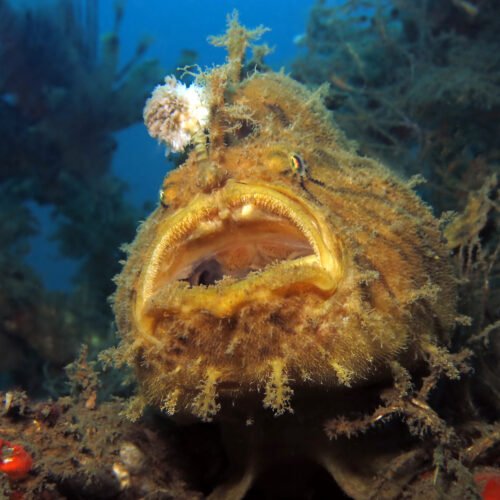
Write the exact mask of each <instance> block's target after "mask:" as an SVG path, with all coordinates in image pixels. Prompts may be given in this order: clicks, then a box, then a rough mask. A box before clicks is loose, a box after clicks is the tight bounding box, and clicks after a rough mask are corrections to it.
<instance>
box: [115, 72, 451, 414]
mask: <svg viewBox="0 0 500 500" xmlns="http://www.w3.org/2000/svg"><path fill="white" fill-rule="evenodd" d="M225 71H226V68H225V67H222V68H218V69H216V70H213V71H212V73H210V74H209V75H205V79H206V84H207V89H208V91H209V95H210V106H211V108H210V121H209V125H208V128H207V133H208V139H209V140H208V146H207V147H208V150H207V153H206V157H205V156H204V155H203V154H202V155H200V148H199V146H198V147H197V148H195V149H193V150H192V152H191V154H190V155H189V157H188V158H187V160H186V162H185V163H184V164H183V165H182V166H181V167H180V168H177V169H175V170H173V171H172V172H170V173H169V174H168V175H167V176H166V178H165V181H164V186H163V195H162V203H160V204H159V205H158V207H157V209H156V210H155V211H154V212H153V214H151V216H150V217H149V218H148V219H147V220H146V221H145V222H144V223H143V224H142V226H141V228H140V231H139V234H138V235H137V238H136V239H135V241H134V242H133V243H132V244H131V245H130V247H129V249H128V259H127V262H126V264H125V266H124V269H123V272H122V273H121V274H120V275H119V277H118V278H117V283H118V290H117V292H116V295H115V302H114V308H115V311H116V317H117V322H118V328H119V331H120V334H121V336H122V338H123V342H122V347H121V353H122V358H123V359H124V360H126V361H128V362H129V363H130V364H131V365H132V366H133V367H134V368H135V371H136V374H137V377H138V380H139V382H140V397H141V404H146V403H150V404H152V405H155V406H160V407H162V408H163V409H164V410H165V411H167V412H168V413H171V414H174V413H178V414H181V415H182V414H192V415H195V416H198V417H200V418H202V419H211V418H213V417H214V416H217V414H218V413H219V410H220V409H221V407H222V409H223V410H224V411H225V410H228V411H230V410H231V408H236V409H237V408H238V405H239V404H247V403H248V401H249V400H252V401H254V400H256V401H258V403H256V405H257V406H259V407H260V408H262V404H263V406H264V407H265V408H268V410H262V411H270V410H271V411H273V412H274V413H275V414H277V415H280V414H282V413H284V412H286V411H290V410H293V408H294V393H295V396H297V395H298V394H299V393H300V392H301V391H303V390H308V389H310V388H318V387H322V388H325V389H327V388H336V387H349V386H352V385H353V384H358V385H359V384H363V383H366V382H367V381H370V380H372V379H376V378H379V377H381V376H383V375H384V373H387V372H388V364H389V362H391V361H398V362H401V363H403V364H406V365H411V364H412V363H413V362H414V361H415V360H416V359H417V358H418V357H419V356H420V355H421V353H422V348H423V346H424V345H428V344H432V343H445V342H446V340H447V335H448V333H449V330H450V328H451V326H452V324H453V318H454V314H455V291H454V285H453V278H452V272H451V268H450V264H449V262H448V257H447V251H446V249H445V247H444V245H443V244H442V242H441V239H440V233H439V230H438V223H437V221H436V219H435V218H434V217H433V216H432V214H431V212H430V210H429V208H428V207H427V206H426V205H425V204H424V203H422V201H421V200H420V199H419V198H418V197H417V196H416V194H415V193H414V192H413V191H412V189H411V187H409V186H408V185H407V184H405V182H403V181H402V180H401V179H398V178H397V176H395V175H394V174H393V173H391V172H390V171H389V170H387V169H386V168H384V167H383V166H382V165H380V164H379V163H377V162H376V161H374V160H371V159H368V158H362V157H360V156H358V155H357V154H356V152H355V151H354V148H353V147H352V145H350V144H349V143H348V142H347V141H346V140H345V138H344V137H343V135H342V134H341V133H340V132H339V131H338V130H337V129H336V128H335V126H334V125H332V122H331V118H330V116H329V115H328V113H327V111H326V110H325V109H324V107H323V105H322V103H321V97H320V95H319V94H318V93H317V94H311V93H310V92H309V91H308V90H306V89H305V88H304V87H303V86H301V85H300V84H298V83H297V82H294V81H293V80H291V79H290V78H288V77H286V76H284V75H283V74H277V73H265V74H259V73H257V74H254V75H253V76H251V77H249V78H248V79H245V80H243V81H242V82H238V83H234V82H233V83H228V81H227V78H226V73H225ZM291 155H295V157H297V158H299V159H300V161H301V164H302V165H303V166H304V169H305V170H304V172H295V171H294V170H293V169H292V166H291ZM235 214H236V215H235ZM261 234H270V235H271V236H269V238H270V240H271V243H269V242H268V241H267V240H266V238H268V236H266V237H261V236H259V235H261ZM259 238H261V240H259ZM308 238H312V240H311V241H309V240H308ZM280 239H283V241H287V242H289V245H290V246H291V247H292V248H295V246H297V248H299V247H300V248H302V247H301V245H302V246H304V245H306V246H307V245H310V247H311V250H310V253H311V254H310V255H309V256H305V257H304V256H303V258H297V259H295V260H293V255H292V254H293V251H292V250H290V248H289V247H286V246H285V247H284V248H283V249H280V247H279V244H278V243H277V241H278V240H280ZM233 240H234V242H233ZM254 241H257V242H258V243H257V244H256V245H257V246H253V242H254ZM204 252H206V253H208V254H209V255H212V256H215V257H216V259H218V260H219V261H220V262H222V266H223V268H224V269H233V270H235V271H234V272H235V273H236V274H235V275H233V276H230V277H227V276H226V277H224V278H223V279H222V280H219V281H216V282H215V283H213V284H208V285H204V284H200V285H197V286H190V285H189V284H188V283H187V282H186V280H184V281H180V279H181V277H184V275H183V274H182V272H181V271H178V270H182V269H184V271H183V272H184V274H185V273H186V272H187V273H189V272H190V266H191V265H192V263H193V262H196V263H198V262H203V258H204V257H203V255H204ZM255 252H257V254H259V256H258V257H256V256H255V255H254V254H255ZM266 252H268V255H267V257H265V258H267V259H268V260H267V261H266V262H265V264H267V265H265V267H262V266H260V267H259V266H257V265H256V263H257V261H258V259H259V258H261V254H266ZM215 257H214V258H215ZM287 258H288V260H286V259H287ZM224 259H226V260H224ZM307 259H309V260H307ZM252 266H254V267H255V266H256V270H255V271H253V272H251V273H249V274H246V275H244V276H242V277H238V276H237V273H238V272H239V271H238V270H239V269H247V268H252V269H253V267H252ZM186 269H187V271H186ZM247 270H248V269H247ZM176 273H177V274H176Z"/></svg>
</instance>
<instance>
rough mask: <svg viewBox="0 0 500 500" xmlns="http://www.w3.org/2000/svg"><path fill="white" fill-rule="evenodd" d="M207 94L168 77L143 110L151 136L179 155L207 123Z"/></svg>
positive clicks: (196, 86) (157, 88)
mask: <svg viewBox="0 0 500 500" xmlns="http://www.w3.org/2000/svg"><path fill="white" fill-rule="evenodd" d="M208 117H209V108H208V98H207V91H206V89H205V88H204V87H201V86H199V85H196V84H192V85H190V86H189V87H186V85H184V84H183V83H180V82H178V81H177V80H176V79H175V77H173V76H167V77H166V78H165V84H164V85H158V86H157V87H156V88H155V89H154V91H153V94H152V95H151V97H150V98H149V99H148V100H147V101H146V106H145V107H144V123H145V124H146V126H147V127H148V131H149V135H150V136H151V137H155V138H156V139H158V141H159V142H160V143H165V144H166V145H167V147H168V148H169V149H170V150H171V151H173V152H175V153H178V152H180V151H182V150H183V149H184V148H185V147H186V146H187V145H188V144H189V143H190V142H191V140H192V138H193V136H194V135H195V134H196V133H197V132H199V131H201V130H203V129H204V128H205V126H206V125H207V123H208Z"/></svg>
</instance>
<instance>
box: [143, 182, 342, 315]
mask: <svg viewBox="0 0 500 500" xmlns="http://www.w3.org/2000/svg"><path fill="white" fill-rule="evenodd" d="M316 212H317V209H316V208H315V207H311V206H309V204H308V203H306V202H304V201H303V200H300V199H298V198H297V197H296V196H295V197H291V196H290V195H289V194H288V193H284V192H282V191H279V190H277V189H275V188H270V187H267V186H249V185H244V184H239V185H235V186H233V187H230V188H227V189H226V190H225V191H224V190H222V192H221V193H219V194H218V196H217V197H215V198H214V197H212V198H207V199H206V200H204V201H202V202H199V201H198V202H196V201H193V202H192V204H189V205H188V206H187V207H185V208H184V209H182V210H179V211H178V212H177V213H175V214H173V215H172V216H171V217H170V218H168V219H166V220H165V228H164V231H162V228H161V227H160V229H159V231H158V234H159V235H161V236H160V239H159V240H157V242H156V243H155V244H154V250H153V252H152V254H151V258H150V260H149V264H148V266H147V268H146V270H145V272H144V274H143V278H142V280H143V286H142V293H141V294H140V295H142V297H139V301H140V302H142V304H143V305H146V304H148V305H147V307H146V309H148V310H150V311H151V309H156V308H157V307H160V304H161V307H162V308H164V309H165V308H166V309H169V308H172V309H177V310H178V309H179V308H180V309H182V310H185V311H186V312H189V310H193V309H201V310H212V309H213V311H212V312H214V313H215V314H219V313H220V314H221V315H222V314H225V313H227V312H228V311H229V309H231V308H234V307H236V305H237V304H239V303H241V302H243V301H245V300H248V299H249V297H250V295H251V293H252V292H255V291H257V290H259V293H260V297H261V298H263V294H265V293H270V292H272V290H277V289H281V290H283V289H285V288H287V287H288V288H289V287H291V286H294V285H296V284H298V283H301V284H308V285H311V286H314V287H317V289H318V290H319V291H321V292H323V293H325V292H326V293H333V291H334V290H335V288H336V285H337V282H338V279H339V276H340V273H341V257H342V252H341V248H340V244H339V242H338V241H337V240H336V238H335V237H334V235H332V234H331V233H330V230H329V229H328V227H327V225H326V224H325V222H324V221H323V220H322V219H321V218H320V217H317V216H316ZM162 225H163V223H160V226H162ZM181 284H182V285H183V286H181V287H179V285H181ZM172 287H175V291H174V288H172ZM141 298H142V300H141ZM223 304H225V305H223ZM228 304H230V305H228ZM141 309H142V307H141ZM219 309H220V310H219ZM226 309H227V311H226ZM217 311H218V312H217Z"/></svg>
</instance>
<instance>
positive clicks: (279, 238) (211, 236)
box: [160, 204, 314, 287]
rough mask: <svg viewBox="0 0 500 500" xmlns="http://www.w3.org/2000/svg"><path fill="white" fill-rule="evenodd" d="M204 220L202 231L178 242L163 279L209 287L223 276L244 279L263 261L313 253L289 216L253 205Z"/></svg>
mask: <svg viewBox="0 0 500 500" xmlns="http://www.w3.org/2000/svg"><path fill="white" fill-rule="evenodd" d="M205 225H206V226H208V227H206V229H207V233H206V234H196V233H198V232H203V231H198V232H195V234H193V235H192V236H191V237H189V238H188V239H187V241H186V242H185V243H184V244H183V245H182V250H181V251H180V252H178V255H177V258H176V259H174V262H173V263H172V268H173V269H174V270H175V272H173V273H172V274H170V273H166V274H167V276H165V277H164V279H165V281H185V282H186V283H189V285H190V286H191V287H196V286H200V285H205V286H209V285H214V284H215V283H216V282H218V281H220V280H222V279H223V278H224V277H230V278H233V280H243V279H245V278H246V277H247V276H248V274H249V273H251V272H252V271H254V272H255V271H263V270H264V269H265V268H266V267H267V266H268V265H271V264H278V263H280V262H284V261H291V260H296V259H300V258H302V257H306V256H309V255H314V249H313V248H312V246H311V244H310V243H309V241H308V240H307V238H306V237H305V235H304V234H303V233H301V232H300V231H299V230H298V228H297V227H296V226H295V225H294V224H293V223H292V222H291V221H289V220H288V219H286V218H284V217H280V216H277V215H275V214H273V213H270V212H266V211H265V210H262V209H260V208H259V207H256V206H255V205H250V204H247V205H243V206H241V207H238V208H236V209H233V210H232V211H231V214H230V216H228V217H227V218H225V219H218V220H217V219H215V220H212V221H211V222H210V223H208V224H207V223H205ZM168 274H170V276H168ZM160 281H161V280H160ZM160 286H161V284H160Z"/></svg>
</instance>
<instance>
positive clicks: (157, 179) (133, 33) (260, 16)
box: [20, 0, 339, 290]
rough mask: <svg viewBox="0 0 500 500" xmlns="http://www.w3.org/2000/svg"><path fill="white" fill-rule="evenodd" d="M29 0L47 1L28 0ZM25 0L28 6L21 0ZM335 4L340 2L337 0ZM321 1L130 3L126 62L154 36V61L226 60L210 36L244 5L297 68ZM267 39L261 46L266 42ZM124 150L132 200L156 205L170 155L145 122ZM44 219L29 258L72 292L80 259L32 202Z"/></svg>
mask: <svg viewBox="0 0 500 500" xmlns="http://www.w3.org/2000/svg"><path fill="white" fill-rule="evenodd" d="M21 1H22V3H24V4H28V5H29V4H30V3H31V4H32V5H33V2H37V3H38V2H41V0H21ZM21 1H20V3H21ZM328 3H329V4H332V5H333V4H334V3H339V2H335V1H333V0H330V2H328ZM313 4H314V1H313V0H307V1H306V0H267V1H266V0H252V1H247V2H243V1H234V0H233V1H231V0H212V1H206V0H205V1H204V0H182V1H177V2H174V1H172V0H128V1H127V2H126V3H125V15H124V19H123V23H122V26H121V30H120V57H121V61H122V63H125V62H126V61H128V60H129V59H130V58H131V57H132V56H133V54H134V52H135V49H136V46H137V43H138V42H139V41H140V40H141V39H142V38H143V37H144V36H145V35H148V36H152V37H153V43H152V45H151V47H150V49H149V50H148V53H147V57H148V58H157V59H159V61H160V63H161V65H162V67H163V68H165V70H166V71H172V70H173V69H175V68H176V66H177V63H178V61H179V57H180V54H181V51H182V50H183V49H191V50H195V51H196V52H197V53H198V62H199V65H200V66H201V67H202V68H206V67H210V66H213V65H217V64H223V63H224V61H225V57H226V52H225V50H224V49H223V48H220V47H214V46H212V45H210V44H209V43H208V42H207V37H208V36H210V35H219V34H222V33H224V31H225V29H226V22H227V15H228V14H229V13H231V12H233V10H234V9H237V10H238V12H239V19H240V22H241V23H242V24H244V25H245V26H246V27H247V28H255V27H256V26H259V25H261V24H262V25H264V26H266V27H268V28H270V31H269V32H267V33H266V34H265V35H264V36H263V38H262V39H261V42H265V43H267V44H268V45H269V46H270V47H274V52H273V53H272V54H270V55H268V56H267V57H266V62H267V64H269V65H270V66H271V67H272V68H273V69H274V70H279V69H280V68H281V67H284V68H285V70H289V68H290V63H291V61H292V60H293V59H294V58H295V57H296V56H297V54H298V51H299V50H304V48H302V49H301V48H300V47H297V45H296V44H294V38H295V37H296V36H297V35H300V34H302V33H304V32H305V30H306V24H307V19H308V16H309V11H310V8H311V6H312V5H313ZM113 22H114V2H113V1H112V0H101V2H100V13H99V31H100V33H106V32H109V31H111V30H112V27H113ZM261 42H259V43H261ZM116 139H117V141H118V148H117V151H116V153H115V155H114V157H113V162H112V171H113V172H114V173H115V174H116V175H117V176H119V177H121V178H122V179H124V180H125V181H126V182H127V183H128V184H129V186H130V189H129V191H128V193H127V198H128V200H129V201H130V202H131V203H133V204H135V205H136V206H139V207H141V206H143V205H144V203H145V202H148V201H152V202H154V203H156V201H157V197H158V191H159V188H160V187H161V183H162V180H163V177H164V175H165V173H166V172H167V171H168V170H169V169H170V168H171V164H170V163H169V162H168V161H167V159H166V158H165V154H164V148H162V147H160V146H158V145H157V144H156V142H155V141H154V140H153V139H152V138H150V137H149V135H148V134H147V131H146V128H145V127H144V125H143V124H142V123H139V124H137V125H134V126H132V127H130V128H128V129H126V130H124V131H121V132H119V133H118V134H116ZM32 206H33V208H34V209H35V213H36V216H37V218H38V220H39V229H40V233H39V234H38V235H37V236H35V237H33V238H32V240H31V251H30V253H29V254H28V255H27V257H26V260H27V262H28V263H29V264H30V265H32V266H33V267H34V268H35V269H36V270H37V272H38V273H39V274H40V276H41V278H42V280H43V283H44V285H45V286H46V287H47V288H48V289H53V290H69V289H70V288H71V286H72V282H71V279H72V276H73V274H74V273H75V272H76V270H77V269H78V267H79V262H75V261H74V260H70V259H67V258H64V257H63V256H61V255H60V254H59V252H58V249H57V245H56V244H55V243H53V242H51V241H50V235H51V234H52V233H53V231H54V227H53V222H52V220H51V216H50V213H51V209H50V207H39V206H35V205H32Z"/></svg>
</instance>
